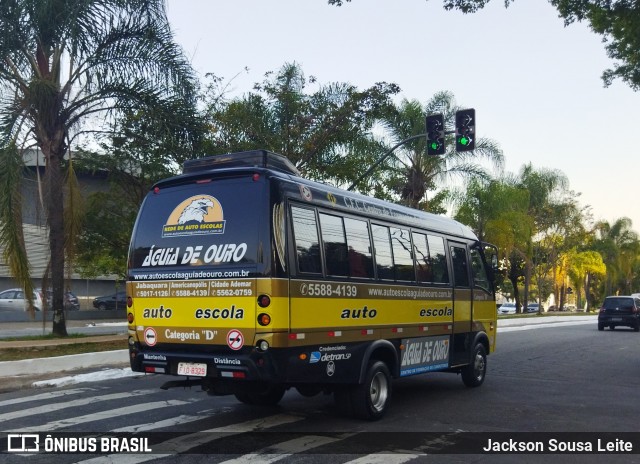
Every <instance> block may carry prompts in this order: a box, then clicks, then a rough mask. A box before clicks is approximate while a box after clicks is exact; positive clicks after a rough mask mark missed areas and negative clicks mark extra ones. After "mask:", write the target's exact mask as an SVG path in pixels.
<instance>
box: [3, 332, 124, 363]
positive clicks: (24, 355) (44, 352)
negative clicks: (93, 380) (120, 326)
mask: <svg viewBox="0 0 640 464" xmlns="http://www.w3.org/2000/svg"><path fill="white" fill-rule="evenodd" d="M78 338H80V337H78ZM29 339H33V338H32V337H29V338H19V339H16V340H29ZM54 339H55V337H54ZM36 340H42V338H39V339H36ZM125 349H127V340H126V339H122V340H108V341H107V340H105V341H101V342H97V343H96V342H89V343H82V342H78V343H69V344H64V345H54V346H32V347H22V348H0V361H19V360H22V359H34V358H48V357H53V356H66V355H70V354H83V353H95V352H98V351H112V350H125Z"/></svg>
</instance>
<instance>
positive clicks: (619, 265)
mask: <svg viewBox="0 0 640 464" xmlns="http://www.w3.org/2000/svg"><path fill="white" fill-rule="evenodd" d="M631 227H632V222H631V219H629V218H626V217H623V218H620V219H617V220H616V221H615V222H614V223H613V224H610V223H609V222H607V221H600V222H598V223H597V224H596V237H597V238H596V241H595V247H596V249H597V250H598V252H600V254H601V255H602V260H603V261H604V263H605V264H606V266H607V276H606V281H605V293H606V295H613V294H615V293H616V292H623V293H631V292H632V291H633V289H632V288H631V283H632V282H633V281H634V270H635V272H637V270H638V269H639V268H640V267H639V266H638V262H639V261H640V240H639V238H638V233H637V232H635V231H634V230H633V229H632V228H631ZM637 278H638V276H637V275H636V276H635V279H637Z"/></svg>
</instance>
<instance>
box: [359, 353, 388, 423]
mask: <svg viewBox="0 0 640 464" xmlns="http://www.w3.org/2000/svg"><path fill="white" fill-rule="evenodd" d="M349 397H350V400H351V409H352V411H353V415H354V416H355V417H357V418H359V419H365V420H371V421H374V420H378V419H380V418H381V417H382V416H384V413H385V412H386V411H387V406H388V405H389V400H390V399H391V373H390V372H389V368H388V367H387V365H386V364H385V363H383V362H382V361H372V362H370V363H369V366H368V367H367V373H366V375H365V379H364V383H362V384H359V385H354V386H352V387H351V388H350V389H349Z"/></svg>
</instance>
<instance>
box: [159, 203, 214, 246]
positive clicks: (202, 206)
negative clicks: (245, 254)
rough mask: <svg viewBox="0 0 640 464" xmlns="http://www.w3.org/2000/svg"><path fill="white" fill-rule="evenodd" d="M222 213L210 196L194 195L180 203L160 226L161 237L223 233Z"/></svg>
mask: <svg viewBox="0 0 640 464" xmlns="http://www.w3.org/2000/svg"><path fill="white" fill-rule="evenodd" d="M224 225H225V221H224V213H223V211H222V205H221V204H220V202H219V201H218V200H217V199H216V198H215V197H212V196H211V195H196V196H193V197H189V198H187V199H186V200H184V201H183V202H182V203H180V204H179V205H178V206H177V207H176V208H174V210H173V211H172V212H171V214H170V215H169V218H168V219H167V222H166V224H165V225H164V226H162V237H177V236H183V235H205V234H223V233H224Z"/></svg>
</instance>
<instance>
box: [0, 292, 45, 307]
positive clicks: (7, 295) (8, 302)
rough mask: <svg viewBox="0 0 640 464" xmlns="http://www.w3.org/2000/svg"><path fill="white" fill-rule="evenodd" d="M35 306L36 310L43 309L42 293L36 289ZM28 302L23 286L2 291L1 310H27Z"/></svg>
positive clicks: (0, 297)
mask: <svg viewBox="0 0 640 464" xmlns="http://www.w3.org/2000/svg"><path fill="white" fill-rule="evenodd" d="M33 307H34V308H35V310H36V311H42V293H41V292H39V291H36V290H34V292H33ZM27 309H28V302H27V300H26V298H25V297H24V290H22V289H21V288H10V289H8V290H5V291H3V292H0V311H26V310H27Z"/></svg>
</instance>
